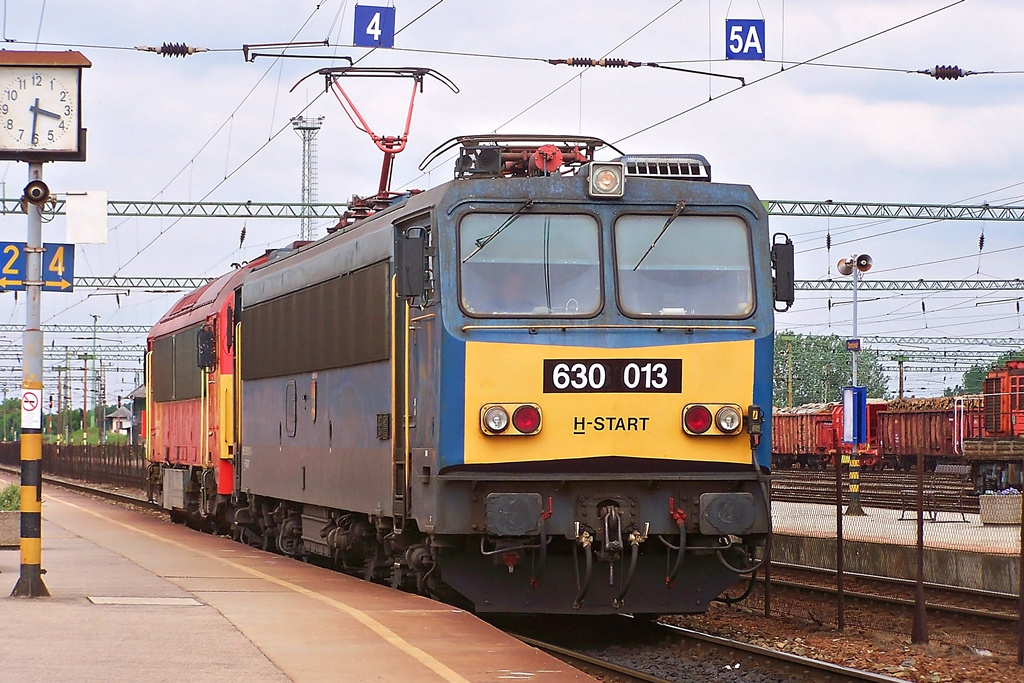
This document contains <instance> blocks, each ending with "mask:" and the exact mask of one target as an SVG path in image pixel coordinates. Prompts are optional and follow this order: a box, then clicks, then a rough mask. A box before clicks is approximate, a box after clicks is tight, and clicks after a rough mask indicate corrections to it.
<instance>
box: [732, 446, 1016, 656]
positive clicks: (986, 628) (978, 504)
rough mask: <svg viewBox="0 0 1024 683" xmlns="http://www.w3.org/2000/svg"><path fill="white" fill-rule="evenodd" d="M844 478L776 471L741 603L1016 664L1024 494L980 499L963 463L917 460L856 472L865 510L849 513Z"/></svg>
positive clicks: (785, 616) (784, 615)
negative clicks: (766, 552) (759, 566)
mask: <svg viewBox="0 0 1024 683" xmlns="http://www.w3.org/2000/svg"><path fill="white" fill-rule="evenodd" d="M849 484H850V480H849V476H848V474H847V473H845V472H843V471H840V472H839V473H838V474H837V473H836V471H835V470H834V469H830V470H827V472H814V471H808V470H797V469H793V470H781V471H777V472H776V473H775V474H774V476H773V482H772V498H773V501H772V507H773V514H772V516H773V526H774V531H775V534H774V540H773V545H772V550H771V554H772V557H771V560H772V562H771V563H770V564H769V571H768V574H767V576H766V577H764V581H762V582H760V583H759V584H757V587H756V589H755V590H753V591H752V592H751V596H750V602H751V603H752V604H749V607H752V608H755V609H758V610H761V609H762V608H763V611H764V614H765V616H766V617H770V618H782V619H790V620H793V621H807V620H810V622H813V624H811V625H812V627H813V626H815V625H816V626H817V627H822V626H823V627H825V628H826V629H838V630H840V631H841V630H843V629H847V628H852V629H856V630H858V631H860V632H864V631H868V632H874V633H880V632H885V633H888V634H890V636H893V637H895V638H897V639H899V638H906V637H907V636H909V637H910V640H911V641H912V642H914V643H927V642H929V639H930V636H929V634H931V640H933V641H934V640H939V641H940V642H942V643H943V644H945V645H949V646H959V647H961V648H969V649H975V650H978V651H993V652H996V653H999V654H1002V655H1004V656H1008V657H1012V656H1014V655H1016V656H1017V659H1018V662H1019V663H1024V598H1022V597H1021V595H1022V592H1024V591H1022V587H1024V552H1022V551H1024V529H1022V526H1021V500H1022V498H1024V496H1021V495H1020V494H1016V495H1013V494H1012V492H1004V493H1005V494H1006V495H995V494H991V495H982V496H980V497H979V496H977V495H976V494H974V492H973V488H972V485H971V482H970V480H969V475H968V473H967V472H965V471H961V470H956V469H955V468H952V467H948V468H947V469H946V470H944V471H940V472H937V473H926V472H924V467H923V459H919V462H918V468H917V471H916V472H913V473H905V474H893V473H887V472H885V473H883V472H877V473H864V474H863V475H862V476H861V478H860V496H861V502H862V506H863V509H864V512H865V513H866V514H864V515H850V514H848V503H849ZM869 596H870V597H869ZM876 596H877V597H879V598H881V599H876ZM950 608H952V609H950ZM973 616H977V617H978V618H979V621H974V620H972V617H973ZM1014 622H1016V623H1014ZM986 624H987V625H986ZM993 624H1002V626H1001V627H993V626H992V625H993Z"/></svg>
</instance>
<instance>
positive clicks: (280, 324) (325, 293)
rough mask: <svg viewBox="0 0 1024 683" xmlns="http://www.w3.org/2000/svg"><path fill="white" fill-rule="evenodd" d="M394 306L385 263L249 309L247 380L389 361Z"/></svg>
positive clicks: (244, 358) (244, 345) (245, 336)
mask: <svg viewBox="0 0 1024 683" xmlns="http://www.w3.org/2000/svg"><path fill="white" fill-rule="evenodd" d="M245 291H246V290H245V289H243V295H244V292H245ZM389 301H390V267H389V264H388V263H387V262H386V261H384V262H381V263H377V264H374V265H372V266H369V267H367V268H363V269H362V270H358V271H355V272H353V273H350V274H348V275H343V276H341V277H336V278H334V279H332V280H328V281H327V282H322V283H320V284H318V285H314V286H312V287H307V288H306V289H302V290H299V291H296V292H291V293H289V294H286V295H284V296H281V297H278V298H277V299H274V300H272V301H266V302H263V303H260V304H256V305H254V306H250V307H248V308H246V309H245V323H244V324H243V326H242V348H243V349H244V350H245V351H244V353H243V354H242V379H243V380H252V379H262V378H266V377H281V376H284V375H294V374H297V373H302V372H314V371H317V370H322V369H327V368H341V367H346V366H349V365H358V364H360V363H368V362H373V361H379V360H385V359H386V358H388V356H389V354H390V350H391V338H390V335H389V325H388V319H389V314H390V306H389Z"/></svg>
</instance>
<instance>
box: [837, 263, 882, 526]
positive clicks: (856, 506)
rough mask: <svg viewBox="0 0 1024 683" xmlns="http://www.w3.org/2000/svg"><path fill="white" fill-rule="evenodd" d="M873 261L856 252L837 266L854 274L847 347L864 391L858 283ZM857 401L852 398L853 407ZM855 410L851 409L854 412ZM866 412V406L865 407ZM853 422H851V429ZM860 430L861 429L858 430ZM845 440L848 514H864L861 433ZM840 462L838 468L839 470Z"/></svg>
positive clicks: (845, 437) (855, 379)
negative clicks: (847, 447)
mask: <svg viewBox="0 0 1024 683" xmlns="http://www.w3.org/2000/svg"><path fill="white" fill-rule="evenodd" d="M872 263H873V261H872V259H871V257H870V256H868V255H867V254H855V255H853V256H851V257H850V258H848V259H842V260H841V261H839V264H838V266H837V268H838V270H839V272H840V273H841V274H842V275H853V338H852V339H851V340H850V341H851V342H856V343H854V344H850V343H848V344H847V348H849V349H850V353H852V354H853V358H852V366H853V387H852V388H853V390H854V391H855V392H856V391H858V390H862V391H863V387H858V386H857V352H858V351H859V350H860V339H859V338H858V337H857V284H858V282H859V281H860V274H861V273H866V272H868V271H869V270H871V265H872ZM864 400H865V402H866V400H867V394H866V392H865V393H864ZM854 403H856V402H854V401H852V399H851V407H852V405H853V404H854ZM852 412H853V411H851V413H852ZM865 412H866V407H865ZM844 426H845V425H844ZM852 427H853V424H852V423H851V431H854V430H853V429H852ZM858 431H859V430H858ZM843 440H844V441H846V440H849V442H850V444H851V446H850V484H849V487H850V505H849V507H847V508H846V514H848V515H851V516H855V517H856V516H863V515H866V514H867V513H866V512H864V510H863V508H861V506H860V458H859V457H858V456H857V446H858V445H859V443H860V439H859V434H857V435H854V434H850V435H849V436H847V435H846V434H845V430H844V436H843ZM838 469H839V467H838V463H837V466H836V470H837V471H838Z"/></svg>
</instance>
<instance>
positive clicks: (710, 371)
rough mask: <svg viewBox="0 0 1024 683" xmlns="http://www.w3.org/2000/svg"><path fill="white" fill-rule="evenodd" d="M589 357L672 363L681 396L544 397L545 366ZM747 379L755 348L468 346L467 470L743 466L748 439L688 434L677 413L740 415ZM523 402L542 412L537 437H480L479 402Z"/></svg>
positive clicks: (745, 344) (747, 396) (748, 397)
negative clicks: (710, 407)
mask: <svg viewBox="0 0 1024 683" xmlns="http://www.w3.org/2000/svg"><path fill="white" fill-rule="evenodd" d="M588 358H589V359H599V358H651V359H666V358H679V359H681V360H682V366H683V374H682V393H678V394H676V393H673V394H659V393H547V394H545V393H544V377H543V373H544V360H545V359H588ZM753 377H754V342H753V340H750V341H737V342H719V343H705V344H683V345H678V346H654V347H646V348H626V349H606V348H593V347H573V346H544V345H535V344H501V343H486V342H468V343H467V344H466V408H465V410H466V419H465V425H466V432H465V444H466V450H465V462H466V464H484V463H503V462H527V461H538V460H564V459H571V458H595V457H602V456H621V457H635V458H659V459H672V460H695V461H696V460H699V461H714V462H734V463H749V462H750V440H749V438H748V437H747V434H746V432H745V431H741V432H740V433H739V434H738V435H736V436H700V437H694V436H687V435H686V434H684V433H683V430H682V409H683V406H684V405H686V404H687V403H735V404H737V405H739V406H740V407H741V408H742V410H743V411H744V412H746V408H747V406H748V405H750V403H751V402H752V400H753ZM527 402H532V403H536V404H538V405H539V406H540V408H541V411H542V414H543V427H542V429H541V431H540V433H539V434H537V435H534V436H488V435H485V434H484V433H483V432H482V431H481V429H480V407H481V406H483V405H484V404H487V403H503V404H504V403H527ZM581 420H582V422H581ZM580 432H582V433H580Z"/></svg>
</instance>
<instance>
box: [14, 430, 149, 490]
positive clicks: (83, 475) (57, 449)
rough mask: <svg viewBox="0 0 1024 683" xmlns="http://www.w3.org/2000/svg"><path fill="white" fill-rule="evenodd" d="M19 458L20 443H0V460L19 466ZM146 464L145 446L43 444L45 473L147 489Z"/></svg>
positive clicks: (90, 481) (94, 482)
mask: <svg viewBox="0 0 1024 683" xmlns="http://www.w3.org/2000/svg"><path fill="white" fill-rule="evenodd" d="M20 459H21V444H20V443H18V442H14V443H0V464H3V465H7V466H9V467H19V466H20ZM147 465H148V463H147V461H146V450H145V447H144V446H131V445H128V444H102V445H98V446H58V445H56V444H44V445H43V473H44V474H49V475H52V476H55V477H65V478H67V479H77V480H79V481H85V482H89V483H92V484H109V485H112V486H123V487H125V488H134V489H142V490H145V487H146V468H147Z"/></svg>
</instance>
